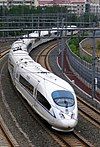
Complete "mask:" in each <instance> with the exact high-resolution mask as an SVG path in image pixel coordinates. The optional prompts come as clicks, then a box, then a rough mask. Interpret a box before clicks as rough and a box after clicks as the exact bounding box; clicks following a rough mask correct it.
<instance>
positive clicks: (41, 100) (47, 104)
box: [37, 91, 51, 110]
mask: <svg viewBox="0 0 100 147" xmlns="http://www.w3.org/2000/svg"><path fill="white" fill-rule="evenodd" d="M37 99H38V101H39V102H40V103H41V104H42V105H43V106H44V107H46V108H47V109H48V110H50V108H51V105H50V104H49V102H48V101H47V100H46V98H45V97H44V96H43V95H42V94H41V93H40V92H39V91H37Z"/></svg>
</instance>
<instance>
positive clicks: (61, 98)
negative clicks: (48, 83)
mask: <svg viewBox="0 0 100 147" xmlns="http://www.w3.org/2000/svg"><path fill="white" fill-rule="evenodd" d="M52 98H53V100H54V102H55V103H56V104H57V105H59V106H61V107H66V108H67V107H71V106H73V105H74V103H75V100H74V96H73V94H72V93H71V92H70V91H65V90H57V91H54V92H52Z"/></svg>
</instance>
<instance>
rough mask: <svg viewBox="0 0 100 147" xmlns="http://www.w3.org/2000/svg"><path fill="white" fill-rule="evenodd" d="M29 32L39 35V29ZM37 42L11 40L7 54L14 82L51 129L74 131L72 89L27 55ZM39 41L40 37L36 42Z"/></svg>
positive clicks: (34, 40)
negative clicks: (12, 41)
mask: <svg viewBox="0 0 100 147" xmlns="http://www.w3.org/2000/svg"><path fill="white" fill-rule="evenodd" d="M53 33H54V32H53ZM47 34H48V32H46V31H43V32H41V34H40V35H47ZM29 36H31V37H34V36H35V37H38V33H37V32H34V33H31V34H29ZM24 37H25V36H24ZM46 41H47V40H46V39H45V42H46ZM37 42H39V41H37ZM37 42H36V38H34V39H26V38H24V39H19V40H17V41H15V42H14V43H13V44H12V46H11V50H10V52H9V57H8V70H9V73H10V76H11V79H12V81H13V84H14V86H15V87H16V89H17V90H18V91H19V92H20V93H21V95H22V96H23V98H25V99H26V100H27V102H28V103H29V105H30V106H31V107H32V108H33V109H34V110H35V111H36V112H37V113H38V114H39V115H40V116H41V117H42V118H43V119H44V120H46V121H47V122H48V123H49V124H50V125H51V126H52V128H53V129H55V130H58V131H64V132H68V131H73V129H74V127H75V126H76V125H77V122H78V108H77V99H76V95H75V92H74V89H73V88H72V86H71V85H70V84H69V83H68V82H66V81H65V80H63V79H61V78H60V77H58V76H56V75H55V74H53V73H51V72H50V71H48V70H47V69H45V68H43V67H42V66H41V65H40V64H39V63H37V62H35V61H34V60H33V59H32V58H31V57H30V56H29V52H30V51H31V50H32V48H33V47H34V45H35V44H36V43H37ZM41 43H42V39H41V42H39V44H41Z"/></svg>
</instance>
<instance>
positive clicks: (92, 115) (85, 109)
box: [36, 44, 100, 147]
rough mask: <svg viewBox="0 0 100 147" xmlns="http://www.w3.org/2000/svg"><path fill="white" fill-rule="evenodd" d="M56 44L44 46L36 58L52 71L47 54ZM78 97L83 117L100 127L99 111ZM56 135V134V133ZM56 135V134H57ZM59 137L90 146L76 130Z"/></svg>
mask: <svg viewBox="0 0 100 147" xmlns="http://www.w3.org/2000/svg"><path fill="white" fill-rule="evenodd" d="M56 45H57V44H53V45H51V46H49V47H46V48H44V50H42V51H41V52H40V53H39V55H38V57H37V58H36V61H37V62H39V63H40V64H41V65H42V66H44V67H45V68H47V69H48V70H50V71H52V70H51V68H50V66H48V65H49V64H48V56H49V54H50V52H51V51H52V50H53V49H54V48H55V47H56ZM43 60H45V61H43ZM77 98H78V105H79V113H80V114H81V115H82V116H83V117H84V118H85V119H88V120H89V121H90V122H91V123H92V124H94V125H95V126H96V127H98V128H99V129H100V111H99V110H97V109H95V108H94V107H93V106H91V105H89V104H88V103H86V102H85V101H84V100H82V99H81V98H79V97H77ZM56 135H57V134H56ZM57 136H58V135H57ZM59 138H60V139H61V140H62V141H63V143H65V144H67V145H68V146H82V147H83V146H91V147H92V145H90V144H89V143H88V142H87V141H86V140H84V138H82V137H81V136H80V135H79V134H77V133H76V132H74V133H71V134H70V135H66V136H64V137H61V135H59Z"/></svg>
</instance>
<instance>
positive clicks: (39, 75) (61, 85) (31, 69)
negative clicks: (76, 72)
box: [20, 58, 74, 95]
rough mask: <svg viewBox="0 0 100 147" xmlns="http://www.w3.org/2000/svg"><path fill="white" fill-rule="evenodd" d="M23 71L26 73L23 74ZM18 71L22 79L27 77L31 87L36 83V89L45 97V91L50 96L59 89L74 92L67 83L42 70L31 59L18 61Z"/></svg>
mask: <svg viewBox="0 0 100 147" xmlns="http://www.w3.org/2000/svg"><path fill="white" fill-rule="evenodd" d="M24 70H25V71H27V72H26V73H25V72H24ZM20 71H22V73H21V74H22V75H23V77H25V78H26V79H27V77H28V81H29V82H30V83H31V84H32V85H34V83H35V82H36V85H37V83H38V88H39V89H40V91H41V93H42V94H44V95H45V94H46V95H47V93H46V92H45V91H48V92H49V94H50V93H52V92H53V91H56V90H61V89H62V90H66V91H72V92H73V93H74V90H73V88H72V87H71V86H70V84H69V83H67V82H66V81H64V80H63V79H61V78H59V77H58V76H56V75H55V74H53V73H51V72H50V71H48V70H47V69H45V68H43V67H42V66H41V65H40V64H38V63H37V62H35V61H34V60H32V59H31V58H23V59H22V60H20ZM29 79H30V80H29ZM34 81H35V82H34Z"/></svg>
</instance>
